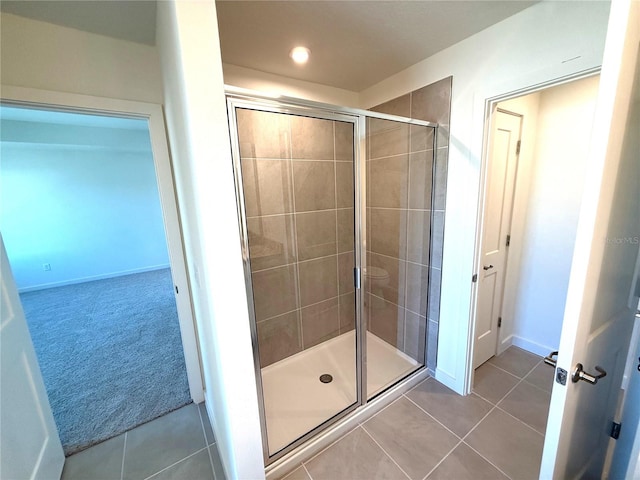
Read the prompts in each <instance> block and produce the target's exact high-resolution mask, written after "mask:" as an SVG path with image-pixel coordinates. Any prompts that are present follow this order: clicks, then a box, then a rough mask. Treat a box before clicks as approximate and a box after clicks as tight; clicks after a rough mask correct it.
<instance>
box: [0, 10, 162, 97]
mask: <svg viewBox="0 0 640 480" xmlns="http://www.w3.org/2000/svg"><path fill="white" fill-rule="evenodd" d="M0 22H1V25H0V43H1V44H2V55H1V56H0V75H1V76H0V79H1V83H2V84H3V85H14V86H18V87H30V88H39V89H45V90H54V91H58V92H69V93H81V94H85V95H95V96H99V97H111V98H119V99H124V100H140V101H145V102H153V103H162V78H161V75H160V65H159V61H158V54H157V50H156V48H155V47H151V46H149V45H142V44H138V43H133V42H127V41H124V40H116V39H113V38H109V37H105V36H102V35H96V34H93V33H86V32H82V31H80V30H75V29H73V28H66V27H60V26H57V25H53V24H50V23H46V22H40V21H37V20H31V19H27V18H24V17H19V16H16V15H11V14H8V13H2V14H1V15H0Z"/></svg>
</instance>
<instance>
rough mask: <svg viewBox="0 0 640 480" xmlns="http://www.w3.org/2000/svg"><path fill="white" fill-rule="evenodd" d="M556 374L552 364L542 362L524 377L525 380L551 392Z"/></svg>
mask: <svg viewBox="0 0 640 480" xmlns="http://www.w3.org/2000/svg"><path fill="white" fill-rule="evenodd" d="M554 374H555V369H554V368H553V367H552V366H551V365H547V364H546V363H544V362H541V363H540V364H539V365H537V366H536V368H534V369H533V370H532V371H531V373H529V375H527V376H526V377H524V381H525V382H529V383H531V384H532V385H535V386H536V387H538V388H542V389H543V390H546V391H547V392H550V391H551V389H552V388H553V376H554Z"/></svg>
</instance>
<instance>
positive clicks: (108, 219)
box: [0, 121, 169, 291]
mask: <svg viewBox="0 0 640 480" xmlns="http://www.w3.org/2000/svg"><path fill="white" fill-rule="evenodd" d="M9 124H13V125H9ZM10 126H18V128H19V129H20V133H21V135H20V137H21V138H20V140H22V141H19V142H16V141H7V140H8V138H7V135H8V130H11V128H9V127H10ZM48 127H49V125H47V124H33V123H28V122H8V121H3V122H2V137H3V138H2V140H3V141H2V143H0V155H1V157H2V163H1V164H0V182H1V183H0V185H1V188H0V230H2V235H3V237H4V240H5V245H6V248H7V252H8V255H9V259H10V260H11V267H12V270H13V274H14V277H15V280H16V284H17V286H18V288H19V289H20V290H21V291H27V290H36V289H39V288H47V287H53V286H59V285H67V284H71V283H78V282H82V281H89V280H97V279H99V278H108V277H113V276H117V275H124V274H128V273H135V272H141V271H147V270H152V269H156V268H167V267H168V266H169V257H168V252H167V244H166V240H165V233H164V224H163V219H162V209H161V206H160V198H159V196H158V187H157V184H156V173H155V168H154V163H153V155H152V153H151V144H150V142H149V134H148V131H144V130H140V131H134V132H131V131H127V130H116V129H109V130H110V132H109V133H110V134H111V135H112V140H113V141H114V142H116V143H112V144H111V146H110V147H104V146H95V145H93V146H91V145H87V144H86V143H87V142H86V141H87V140H90V139H92V134H95V135H99V132H100V131H101V130H104V129H97V128H83V127H73V126H69V125H67V126H64V127H63V128H64V129H65V130H66V131H67V133H68V134H70V136H71V137H73V136H74V134H73V131H75V134H76V135H82V137H81V138H78V141H77V144H76V143H71V142H69V141H67V142H64V143H62V144H61V143H58V144H51V143H37V142H33V143H31V142H29V143H25V140H27V139H29V138H31V139H32V140H36V139H35V138H34V136H31V135H29V131H30V130H31V131H33V130H37V131H38V133H43V134H46V133H48V132H50V130H51V129H49V128H48ZM52 127H54V128H53V130H58V129H57V128H55V127H57V126H55V125H54V126H52ZM118 133H122V135H118ZM132 133H139V134H140V137H141V138H140V139H139V141H140V142H141V143H142V147H143V148H142V149H141V150H140V149H135V150H134V149H127V148H126V146H125V144H126V143H129V142H127V141H126V140H125V139H126V138H127V137H129V136H130V134H132ZM11 140H15V138H13V137H12V138H11ZM79 144H83V145H79ZM145 144H146V145H145ZM145 147H146V148H145ZM45 263H47V264H50V266H51V270H50V271H44V270H43V264H45Z"/></svg>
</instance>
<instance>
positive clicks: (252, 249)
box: [247, 215, 295, 270]
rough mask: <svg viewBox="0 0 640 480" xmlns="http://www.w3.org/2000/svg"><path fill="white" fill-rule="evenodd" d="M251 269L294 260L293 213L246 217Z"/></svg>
mask: <svg viewBox="0 0 640 480" xmlns="http://www.w3.org/2000/svg"><path fill="white" fill-rule="evenodd" d="M247 230H248V232H249V256H250V259H251V270H262V269H265V268H271V267H277V266H281V265H286V264H289V263H293V262H295V244H294V234H293V215H275V216H270V217H252V218H248V219H247Z"/></svg>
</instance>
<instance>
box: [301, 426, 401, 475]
mask: <svg viewBox="0 0 640 480" xmlns="http://www.w3.org/2000/svg"><path fill="white" fill-rule="evenodd" d="M305 466H306V468H307V470H308V471H309V473H310V474H311V478H313V480H342V479H344V480H373V479H380V480H382V479H388V480H398V479H405V478H407V477H406V475H404V473H402V471H401V470H400V469H399V468H398V466H397V465H396V464H395V463H393V461H392V460H391V458H389V456H388V455H387V454H385V453H384V451H383V450H382V449H381V448H380V447H379V446H378V445H376V443H375V442H374V441H373V439H372V438H371V437H370V436H369V435H368V434H367V433H366V432H365V431H364V430H363V429H362V428H360V427H358V428H356V429H355V430H353V431H351V432H350V433H348V434H347V435H345V436H344V437H342V438H341V439H340V440H339V441H338V442H336V443H334V444H333V445H331V446H330V447H329V448H328V449H326V450H325V451H324V452H322V453H320V454H319V455H318V456H317V457H315V458H313V459H312V460H311V461H310V462H308V463H306V464H305Z"/></svg>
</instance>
